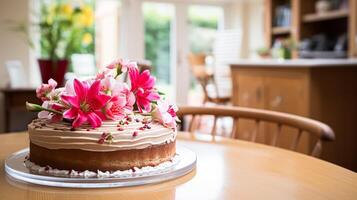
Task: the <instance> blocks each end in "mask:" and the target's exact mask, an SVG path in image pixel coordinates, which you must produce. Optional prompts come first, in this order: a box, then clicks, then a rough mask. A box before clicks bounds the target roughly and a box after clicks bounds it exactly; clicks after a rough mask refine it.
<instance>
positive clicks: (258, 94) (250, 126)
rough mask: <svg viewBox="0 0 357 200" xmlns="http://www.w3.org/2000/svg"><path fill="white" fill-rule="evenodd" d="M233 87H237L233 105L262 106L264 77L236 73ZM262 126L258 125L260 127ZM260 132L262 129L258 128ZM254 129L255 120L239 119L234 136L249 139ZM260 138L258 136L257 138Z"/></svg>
mask: <svg viewBox="0 0 357 200" xmlns="http://www.w3.org/2000/svg"><path fill="white" fill-rule="evenodd" d="M234 84H235V86H234V88H238V91H236V92H235V94H236V95H235V97H234V98H235V100H233V102H234V105H236V106H243V107H250V108H261V109H263V108H264V102H265V101H264V96H265V94H264V78H263V77H262V76H260V75H254V74H246V73H238V74H237V77H236V78H235V83H234ZM262 128H263V127H260V129H262ZM260 129H259V132H262V131H263V130H260ZM255 131H256V129H255V121H252V120H247V119H239V121H238V132H237V133H236V138H238V139H243V140H250V137H251V136H252V134H253V133H254V132H255ZM257 139H258V140H260V139H261V138H260V137H259V136H258V138H257Z"/></svg>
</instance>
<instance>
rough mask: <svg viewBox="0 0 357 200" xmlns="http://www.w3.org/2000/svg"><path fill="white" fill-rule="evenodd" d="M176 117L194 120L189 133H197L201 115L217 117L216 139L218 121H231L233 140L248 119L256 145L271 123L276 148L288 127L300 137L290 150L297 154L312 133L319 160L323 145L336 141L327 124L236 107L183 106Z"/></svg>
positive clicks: (215, 126) (291, 115)
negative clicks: (304, 136) (304, 138)
mask: <svg viewBox="0 0 357 200" xmlns="http://www.w3.org/2000/svg"><path fill="white" fill-rule="evenodd" d="M177 115H178V116H179V117H181V118H183V116H185V115H192V119H191V121H190V123H189V126H188V130H189V131H190V132H191V133H194V131H195V128H197V127H196V126H195V121H196V118H197V117H200V120H201V119H202V118H201V116H202V115H210V116H213V117H214V120H213V121H214V123H213V126H212V129H211V134H212V135H216V132H217V125H216V124H217V119H218V118H219V117H232V118H233V127H232V131H231V137H232V138H237V136H238V135H239V129H238V124H239V123H238V122H239V120H240V119H249V120H254V121H255V129H254V131H253V132H252V135H250V138H249V139H250V140H251V141H252V142H256V141H257V138H258V136H259V134H261V133H259V130H260V126H261V124H262V123H265V122H269V123H274V124H277V131H276V132H275V133H274V134H273V138H272V141H271V145H273V146H277V143H278V142H277V141H278V140H279V137H280V136H281V135H282V127H283V126H288V127H293V128H297V130H298V133H297V135H296V137H295V138H294V140H293V141H292V143H291V145H290V149H291V150H296V149H297V146H298V144H299V142H300V140H301V135H302V134H303V133H309V135H310V136H314V137H316V138H317V139H318V141H317V143H316V144H315V146H314V147H313V150H312V153H311V155H313V156H319V155H320V154H321V151H322V142H323V141H333V140H334V139H335V134H334V133H333V131H332V129H331V128H330V127H329V126H327V125H326V124H324V123H321V122H319V121H316V120H312V119H308V118H305V117H301V116H297V115H293V114H287V113H281V112H275V111H268V110H261V109H253V108H243V107H233V106H215V107H191V106H180V107H179V110H178V112H177Z"/></svg>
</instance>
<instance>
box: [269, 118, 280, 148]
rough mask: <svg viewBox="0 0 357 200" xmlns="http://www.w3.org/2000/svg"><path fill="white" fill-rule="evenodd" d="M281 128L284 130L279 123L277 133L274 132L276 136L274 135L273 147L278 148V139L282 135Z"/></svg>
mask: <svg viewBox="0 0 357 200" xmlns="http://www.w3.org/2000/svg"><path fill="white" fill-rule="evenodd" d="M281 128H282V125H281V124H279V123H278V124H277V130H276V132H274V135H273V138H272V142H271V145H272V146H276V145H277V143H278V138H279V136H280V133H281Z"/></svg>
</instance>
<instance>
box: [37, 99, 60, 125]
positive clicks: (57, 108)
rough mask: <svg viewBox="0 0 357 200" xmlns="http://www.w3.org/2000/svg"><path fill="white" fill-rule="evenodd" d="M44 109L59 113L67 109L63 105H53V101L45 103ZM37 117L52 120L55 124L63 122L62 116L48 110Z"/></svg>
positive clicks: (43, 104)
mask: <svg viewBox="0 0 357 200" xmlns="http://www.w3.org/2000/svg"><path fill="white" fill-rule="evenodd" d="M42 107H43V108H46V109H51V110H55V111H59V112H62V111H63V110H64V109H65V107H64V106H63V105H61V104H58V103H53V102H51V101H44V102H43V103H42ZM37 116H38V118H42V119H50V120H51V121H53V122H58V121H61V120H62V115H61V114H59V113H54V112H50V111H48V110H42V111H41V112H39V113H38V115H37Z"/></svg>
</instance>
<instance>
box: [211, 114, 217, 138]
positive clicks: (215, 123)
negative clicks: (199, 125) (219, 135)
mask: <svg viewBox="0 0 357 200" xmlns="http://www.w3.org/2000/svg"><path fill="white" fill-rule="evenodd" d="M217 119H218V116H215V115H214V116H213V126H212V130H211V135H216V128H217Z"/></svg>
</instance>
